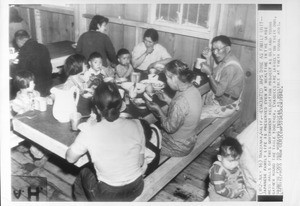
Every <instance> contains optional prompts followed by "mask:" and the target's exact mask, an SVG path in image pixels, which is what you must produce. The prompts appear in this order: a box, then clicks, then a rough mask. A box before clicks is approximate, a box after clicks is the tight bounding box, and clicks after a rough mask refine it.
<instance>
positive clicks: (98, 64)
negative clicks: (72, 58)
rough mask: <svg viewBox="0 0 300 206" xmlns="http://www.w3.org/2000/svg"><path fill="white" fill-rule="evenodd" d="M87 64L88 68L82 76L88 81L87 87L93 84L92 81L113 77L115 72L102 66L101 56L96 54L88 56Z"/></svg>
mask: <svg viewBox="0 0 300 206" xmlns="http://www.w3.org/2000/svg"><path fill="white" fill-rule="evenodd" d="M88 63H89V67H90V68H89V70H88V71H86V72H85V74H84V76H85V79H86V80H87V81H88V85H91V84H92V83H94V80H97V79H98V80H99V79H105V78H106V77H114V76H115V70H114V69H113V68H111V67H104V66H103V64H102V56H101V54H100V53H98V52H93V53H92V54H91V55H90V56H89V59H88Z"/></svg>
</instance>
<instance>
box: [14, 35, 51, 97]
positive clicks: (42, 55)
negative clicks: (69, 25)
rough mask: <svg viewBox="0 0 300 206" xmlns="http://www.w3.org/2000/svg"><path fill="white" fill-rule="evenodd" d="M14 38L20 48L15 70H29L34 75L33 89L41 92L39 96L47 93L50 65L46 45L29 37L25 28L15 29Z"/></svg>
mask: <svg viewBox="0 0 300 206" xmlns="http://www.w3.org/2000/svg"><path fill="white" fill-rule="evenodd" d="M15 40H16V44H17V45H18V47H19V48H20V51H19V56H18V59H19V63H18V65H17V67H16V71H19V70H29V71H31V72H32V73H33V74H34V76H35V84H36V86H35V89H36V90H37V91H39V92H40V93H41V96H47V95H49V90H50V87H51V86H52V78H51V74H52V65H51V62H50V55H49V51H48V49H47V47H46V46H44V45H43V44H39V43H38V42H37V41H35V40H33V39H30V37H29V34H28V33H27V31H25V30H19V31H17V32H16V33H15ZM12 73H14V72H12Z"/></svg>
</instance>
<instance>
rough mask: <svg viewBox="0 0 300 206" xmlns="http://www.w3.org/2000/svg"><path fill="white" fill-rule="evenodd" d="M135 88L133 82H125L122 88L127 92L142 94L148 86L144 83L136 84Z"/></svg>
mask: <svg viewBox="0 0 300 206" xmlns="http://www.w3.org/2000/svg"><path fill="white" fill-rule="evenodd" d="M133 86H134V83H133V82H123V83H122V84H121V87H122V88H123V89H125V90H127V91H131V90H134V91H135V92H136V93H138V94H141V93H143V92H144V91H145V88H146V85H145V84H142V83H136V86H135V87H133Z"/></svg>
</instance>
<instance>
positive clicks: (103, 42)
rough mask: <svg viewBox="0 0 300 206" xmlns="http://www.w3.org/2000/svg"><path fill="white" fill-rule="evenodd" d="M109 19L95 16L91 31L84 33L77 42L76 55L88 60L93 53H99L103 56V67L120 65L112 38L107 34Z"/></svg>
mask: <svg viewBox="0 0 300 206" xmlns="http://www.w3.org/2000/svg"><path fill="white" fill-rule="evenodd" d="M107 24H108V18H106V17H104V16H100V15H95V16H94V17H93V19H92V21H91V23H90V27H89V31H87V32H85V33H83V34H82V35H81V36H80V37H79V39H78V42H77V46H76V53H79V54H82V55H83V56H84V57H85V58H86V59H88V58H89V56H90V55H91V54H92V53H93V52H99V53H100V54H101V56H102V58H103V59H102V61H103V62H102V63H103V66H105V67H108V66H109V65H108V62H107V60H109V61H110V63H111V66H113V67H114V66H115V65H117V64H118V60H117V57H116V52H115V48H114V46H113V44H112V42H111V40H110V38H109V37H108V36H107V35H106V34H105V32H106V26H107Z"/></svg>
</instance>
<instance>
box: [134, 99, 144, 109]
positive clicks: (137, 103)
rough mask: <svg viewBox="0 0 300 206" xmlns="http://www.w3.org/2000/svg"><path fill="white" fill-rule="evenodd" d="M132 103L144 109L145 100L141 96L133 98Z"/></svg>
mask: <svg viewBox="0 0 300 206" xmlns="http://www.w3.org/2000/svg"><path fill="white" fill-rule="evenodd" d="M133 103H134V104H135V105H136V107H137V108H139V109H146V102H145V100H143V99H142V98H135V99H133Z"/></svg>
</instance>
